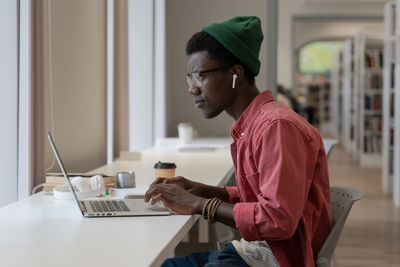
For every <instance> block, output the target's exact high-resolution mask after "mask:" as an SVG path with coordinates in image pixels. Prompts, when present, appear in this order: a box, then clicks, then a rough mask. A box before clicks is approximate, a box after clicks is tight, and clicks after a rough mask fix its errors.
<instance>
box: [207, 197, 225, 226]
mask: <svg viewBox="0 0 400 267" xmlns="http://www.w3.org/2000/svg"><path fill="white" fill-rule="evenodd" d="M221 203H222V201H221V200H219V199H218V201H217V202H216V203H215V205H214V207H213V210H212V211H211V218H209V222H210V223H215V222H216V220H215V218H214V216H215V213H217V209H218V207H219V205H221Z"/></svg>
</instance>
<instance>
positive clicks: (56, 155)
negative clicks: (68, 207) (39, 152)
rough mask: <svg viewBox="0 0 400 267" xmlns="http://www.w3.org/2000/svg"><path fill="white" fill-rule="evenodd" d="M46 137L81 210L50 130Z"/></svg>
mask: <svg viewBox="0 0 400 267" xmlns="http://www.w3.org/2000/svg"><path fill="white" fill-rule="evenodd" d="M47 137H48V139H49V142H50V146H51V149H52V150H53V153H54V155H55V157H56V159H57V162H58V165H60V168H61V171H62V173H63V175H64V177H65V179H66V180H67V184H68V187H69V189H70V190H71V192H72V195H74V198H75V200H76V203H77V204H78V207H79V209H80V210H81V211H82V208H81V206H80V205H79V199H78V196H77V195H76V192H75V189H74V187H73V186H72V183H71V180H70V179H69V176H68V173H67V171H66V170H65V167H64V164H63V162H62V160H61V157H60V155H59V154H58V151H57V148H56V145H55V143H54V140H53V137H52V136H51V133H50V132H48V133H47Z"/></svg>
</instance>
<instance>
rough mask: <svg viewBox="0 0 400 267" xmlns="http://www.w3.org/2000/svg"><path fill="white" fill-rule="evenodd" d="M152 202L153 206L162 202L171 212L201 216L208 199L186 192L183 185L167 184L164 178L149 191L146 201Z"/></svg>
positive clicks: (151, 186)
mask: <svg viewBox="0 0 400 267" xmlns="http://www.w3.org/2000/svg"><path fill="white" fill-rule="evenodd" d="M169 179H170V178H169ZM169 179H166V180H169ZM186 180H187V179H186ZM187 181H188V180H187ZM150 200H151V204H154V203H156V202H157V201H162V202H163V203H164V205H165V207H167V208H169V209H170V210H172V211H174V212H176V213H179V214H187V215H190V214H196V213H197V214H200V213H201V210H202V208H203V205H204V204H205V202H206V199H204V198H202V197H198V196H195V195H193V194H192V193H190V192H188V191H186V190H185V189H184V185H183V184H177V183H167V182H166V181H165V180H162V178H161V179H157V180H156V182H154V183H153V184H152V185H150V187H149V189H148V190H147V192H146V195H145V201H146V202H148V201H150Z"/></svg>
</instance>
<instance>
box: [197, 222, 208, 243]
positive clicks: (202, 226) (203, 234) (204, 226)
mask: <svg viewBox="0 0 400 267" xmlns="http://www.w3.org/2000/svg"><path fill="white" fill-rule="evenodd" d="M198 222H199V243H208V241H209V230H208V222H207V221H206V220H204V219H203V218H201V217H200V218H199V221H198Z"/></svg>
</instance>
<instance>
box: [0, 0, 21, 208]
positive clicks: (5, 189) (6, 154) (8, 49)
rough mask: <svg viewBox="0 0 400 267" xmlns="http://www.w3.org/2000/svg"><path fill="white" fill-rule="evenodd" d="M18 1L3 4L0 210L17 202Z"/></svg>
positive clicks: (0, 18) (0, 11)
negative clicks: (8, 204)
mask: <svg viewBox="0 0 400 267" xmlns="http://www.w3.org/2000/svg"><path fill="white" fill-rule="evenodd" d="M17 10H18V9H17V1H15V0H2V1H0V36H1V42H0V58H1V60H0V122H1V132H0V148H1V149H0V171H1V175H0V185H1V186H0V207H1V206H3V205H5V204H7V203H10V202H12V201H15V200H17V151H18V146H17V137H18V131H17V123H18V119H17V118H18V117H17V116H18V113H17V112H18V35H17V34H18V30H17V29H18V28H17V27H18V13H17Z"/></svg>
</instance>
